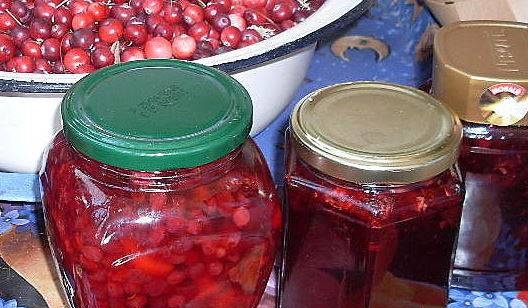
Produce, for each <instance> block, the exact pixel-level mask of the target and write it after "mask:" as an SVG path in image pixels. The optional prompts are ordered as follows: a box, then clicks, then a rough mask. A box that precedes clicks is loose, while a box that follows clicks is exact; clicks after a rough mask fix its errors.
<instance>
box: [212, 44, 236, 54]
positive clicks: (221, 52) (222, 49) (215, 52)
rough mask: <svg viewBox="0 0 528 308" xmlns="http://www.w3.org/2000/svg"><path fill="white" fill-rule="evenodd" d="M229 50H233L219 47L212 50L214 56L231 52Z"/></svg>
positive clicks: (227, 47)
mask: <svg viewBox="0 0 528 308" xmlns="http://www.w3.org/2000/svg"><path fill="white" fill-rule="evenodd" d="M239 46H240V45H239ZM231 50H233V48H231V47H229V46H220V47H218V48H216V49H215V50H214V54H215V55H221V54H223V53H225V52H229V51H231Z"/></svg>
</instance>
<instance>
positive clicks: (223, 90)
mask: <svg viewBox="0 0 528 308" xmlns="http://www.w3.org/2000/svg"><path fill="white" fill-rule="evenodd" d="M61 111H62V119H63V122H64V133H65V135H66V138H67V139H68V140H69V141H70V143H71V144H72V145H73V147H74V148H75V149H77V150H78V151H79V152H81V153H83V154H85V155H86V156H88V157H90V158H93V159H95V160H97V161H100V162H102V163H105V164H108V165H111V166H115V167H120V168H125V169H132V170H140V171H162V170H170V169H177V168H189V167H195V166H199V165H203V164H206V163H209V162H212V161H215V160H217V159H219V158H221V157H223V156H225V155H227V154H228V153H230V152H231V151H233V150H234V149H236V148H237V147H238V146H240V145H241V144H242V143H243V142H244V141H245V140H246V138H247V136H248V135H249V131H250V129H251V125H252V105H251V98H250V97H249V94H248V93H247V92H246V90H245V89H244V88H243V87H242V85H240V84H239V83H238V82H237V81H236V80H234V79H233V78H231V77H229V76H227V75H225V74H223V73H222V72H220V71H218V70H215V69H213V68H210V67H207V66H203V65H199V64H195V63H190V62H182V61H176V60H148V61H135V62H128V63H124V64H119V65H113V66H110V67H108V68H105V69H102V70H99V71H97V72H95V73H93V74H90V75H87V76H86V77H84V78H82V79H81V80H80V81H79V82H77V83H76V84H75V85H74V86H73V87H72V88H71V89H70V90H69V91H68V92H67V93H66V95H65V96H64V98H63V100H62V106H61Z"/></svg>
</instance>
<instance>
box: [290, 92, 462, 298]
mask: <svg viewBox="0 0 528 308" xmlns="http://www.w3.org/2000/svg"><path fill="white" fill-rule="evenodd" d="M461 129H462V128H461V125H460V122H459V120H458V118H457V117H456V116H455V115H454V114H453V113H452V112H451V111H449V110H448V109H447V108H446V107H444V106H443V105H441V104H440V103H439V102H438V101H436V100H434V99H433V98H432V97H430V96H429V95H427V94H425V93H423V92H421V91H418V90H414V89H411V88H407V87H403V86H396V85H390V84H382V83H370V82H366V83H351V84H341V85H336V86H333V87H329V88H325V89H322V90H319V91H316V92H314V93H312V94H310V95H308V96H307V97H305V98H304V99H303V100H302V101H301V102H300V103H299V104H298V105H297V106H296V108H295V109H294V111H293V114H292V117H291V122H290V131H289V132H287V136H288V140H289V141H288V144H287V152H288V153H287V161H286V168H287V173H286V179H285V185H286V195H287V201H288V202H287V204H288V219H287V221H288V223H287V227H286V240H285V245H286V250H285V251H286V252H285V254H286V257H285V261H284V264H283V273H282V277H281V278H282V284H281V289H282V292H281V302H282V305H283V307H284V308H295V307H303V308H328V307H335V308H345V307H354V308H367V307H387V305H389V303H390V305H389V306H390V307H391V308H400V307H401V308H403V307H405V308H408V307H445V306H446V305H447V288H448V279H449V273H450V270H451V266H452V252H453V249H454V244H455V239H456V236H457V232H458V227H459V223H460V215H461V211H462V200H463V190H462V188H461V178H460V176H459V174H458V172H457V169H456V167H455V162H456V159H457V154H458V146H459V143H460V139H461Z"/></svg>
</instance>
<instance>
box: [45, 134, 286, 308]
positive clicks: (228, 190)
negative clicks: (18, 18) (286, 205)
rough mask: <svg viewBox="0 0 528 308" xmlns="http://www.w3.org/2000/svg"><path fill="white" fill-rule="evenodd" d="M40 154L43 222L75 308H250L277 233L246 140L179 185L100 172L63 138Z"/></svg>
mask: <svg viewBox="0 0 528 308" xmlns="http://www.w3.org/2000/svg"><path fill="white" fill-rule="evenodd" d="M50 157H61V162H60V163H59V160H49V161H48V162H47V165H46V170H45V172H44V174H43V176H42V180H43V182H45V185H43V187H44V189H45V192H44V203H45V205H46V218H47V220H48V222H50V223H49V226H50V228H49V234H50V237H51V243H52V247H53V251H54V254H55V256H56V257H57V259H58V263H59V265H60V267H61V268H62V271H63V272H64V273H65V278H66V280H67V281H68V282H67V283H68V284H70V285H71V290H73V293H72V294H68V295H69V296H70V297H71V298H72V299H73V302H74V303H75V305H76V307H164V308H166V307H169V308H171V307H215V308H217V307H230V308H233V307H244V308H245V307H248V308H249V307H256V305H257V304H258V302H259V300H260V297H261V295H262V293H263V291H264V287H265V285H266V282H267V279H268V277H269V274H270V272H271V268H272V264H273V261H274V257H275V252H276V249H277V244H278V239H279V238H278V236H279V234H280V231H281V230H280V229H281V227H282V226H281V223H280V220H281V218H280V217H281V212H280V205H279V202H278V199H277V197H276V195H275V192H274V186H273V183H272V182H271V179H270V177H269V176H264V177H263V176H262V174H264V175H266V174H267V175H269V173H267V171H266V169H265V164H264V163H263V160H262V157H261V156H260V153H259V152H258V150H257V149H256V147H255V145H254V144H253V143H252V142H250V141H248V142H246V143H245V144H244V145H243V146H242V147H241V148H240V149H239V150H236V151H235V152H233V153H231V154H229V157H228V158H224V159H221V160H219V161H216V162H214V163H211V164H210V165H206V166H201V167H198V168H196V169H195V170H193V172H194V173H192V177H189V178H185V171H183V172H181V173H180V174H178V177H174V174H171V173H170V172H169V171H168V172H166V173H163V172H162V173H156V174H155V173H139V174H138V173H132V172H128V171H125V170H117V169H115V170H114V169H112V168H110V167H108V166H104V168H105V172H103V173H102V172H101V167H102V166H101V165H100V164H99V163H97V162H95V161H93V160H90V159H88V158H86V157H84V156H83V155H82V154H80V153H78V152H76V151H75V150H73V149H72V148H71V147H69V146H68V145H67V144H66V142H65V140H64V137H63V135H58V137H57V138H56V140H55V141H54V145H53V147H52V149H51V152H50ZM63 162H67V163H66V164H64V163H63ZM65 165H66V166H68V168H66V169H64V166H65ZM218 166H220V167H223V168H218ZM108 168H110V169H108ZM116 170H117V171H116ZM197 170H198V171H197ZM189 172H191V171H189ZM171 176H172V177H171ZM175 178H176V179H177V180H174V179H175ZM50 179H53V180H52V181H51V180H50ZM63 187H68V188H69V189H63ZM262 196H267V197H266V198H263V197H262Z"/></svg>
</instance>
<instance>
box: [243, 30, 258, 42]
mask: <svg viewBox="0 0 528 308" xmlns="http://www.w3.org/2000/svg"><path fill="white" fill-rule="evenodd" d="M260 41H262V36H260V34H259V33H258V32H257V31H256V30H253V29H246V30H244V31H242V42H243V43H246V44H248V45H251V44H255V43H258V42H260Z"/></svg>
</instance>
